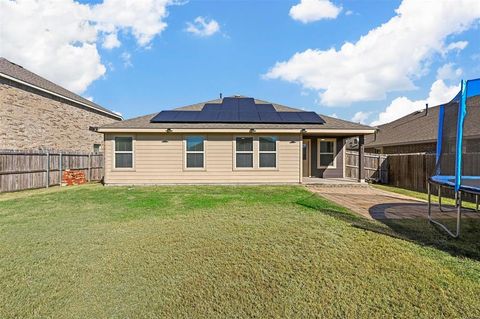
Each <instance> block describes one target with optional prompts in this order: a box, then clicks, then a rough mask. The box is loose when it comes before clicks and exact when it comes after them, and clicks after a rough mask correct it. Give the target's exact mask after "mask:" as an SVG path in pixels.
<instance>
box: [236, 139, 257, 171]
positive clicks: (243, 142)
mask: <svg viewBox="0 0 480 319" xmlns="http://www.w3.org/2000/svg"><path fill="white" fill-rule="evenodd" d="M235 167H236V168H253V137H237V138H236V139H235Z"/></svg>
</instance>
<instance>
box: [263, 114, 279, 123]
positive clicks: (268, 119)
mask: <svg viewBox="0 0 480 319" xmlns="http://www.w3.org/2000/svg"><path fill="white" fill-rule="evenodd" d="M258 115H260V120H261V121H262V122H265V123H279V122H281V121H282V119H281V118H280V116H279V115H278V114H277V113H276V112H259V113H258Z"/></svg>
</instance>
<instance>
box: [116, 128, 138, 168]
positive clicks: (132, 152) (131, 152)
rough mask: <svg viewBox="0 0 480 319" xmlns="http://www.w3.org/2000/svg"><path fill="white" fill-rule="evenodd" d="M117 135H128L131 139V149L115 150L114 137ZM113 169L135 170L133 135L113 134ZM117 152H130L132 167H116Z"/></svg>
mask: <svg viewBox="0 0 480 319" xmlns="http://www.w3.org/2000/svg"><path fill="white" fill-rule="evenodd" d="M117 137H129V138H131V139H132V150H131V151H117V150H116V147H115V146H116V143H117V141H116V139H117ZM112 146H113V165H112V167H113V169H114V170H122V171H132V170H135V136H133V135H115V136H113V143H112ZM117 154H132V167H117Z"/></svg>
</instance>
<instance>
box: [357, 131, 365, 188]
mask: <svg viewBox="0 0 480 319" xmlns="http://www.w3.org/2000/svg"><path fill="white" fill-rule="evenodd" d="M364 143H365V137H364V136H363V135H360V136H359V137H358V181H359V182H364V181H365V160H364V153H365V146H364V145H363V144H364Z"/></svg>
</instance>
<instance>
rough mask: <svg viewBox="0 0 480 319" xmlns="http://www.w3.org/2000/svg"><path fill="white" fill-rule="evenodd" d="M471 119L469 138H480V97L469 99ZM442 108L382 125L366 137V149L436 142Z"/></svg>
mask: <svg viewBox="0 0 480 319" xmlns="http://www.w3.org/2000/svg"><path fill="white" fill-rule="evenodd" d="M467 106H468V107H469V114H468V116H469V117H470V118H469V119H468V120H467V121H466V122H465V128H464V133H465V136H467V137H477V136H480V125H478V123H479V122H480V96H479V95H477V96H474V97H471V98H469V99H468V101H467ZM439 110H440V106H434V107H431V108H429V109H428V112H427V113H425V110H423V111H417V112H413V113H411V114H409V115H406V116H404V117H402V118H399V119H397V120H395V121H393V122H390V123H387V124H383V125H380V126H379V127H378V130H377V133H376V134H370V135H367V136H366V137H365V147H381V146H393V145H405V144H420V143H427V142H435V141H436V140H437V134H438V114H439Z"/></svg>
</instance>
